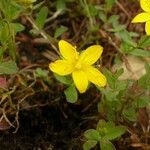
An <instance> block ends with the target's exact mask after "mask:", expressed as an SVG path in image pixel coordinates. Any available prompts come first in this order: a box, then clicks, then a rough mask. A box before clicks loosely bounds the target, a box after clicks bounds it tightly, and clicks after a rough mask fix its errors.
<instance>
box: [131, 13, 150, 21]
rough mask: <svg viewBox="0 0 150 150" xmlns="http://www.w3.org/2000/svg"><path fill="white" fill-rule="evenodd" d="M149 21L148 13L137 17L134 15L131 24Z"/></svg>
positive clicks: (149, 15)
mask: <svg viewBox="0 0 150 150" xmlns="http://www.w3.org/2000/svg"><path fill="white" fill-rule="evenodd" d="M149 20H150V13H147V12H143V13H140V14H138V15H136V16H135V17H134V18H133V20H132V23H137V22H146V21H149Z"/></svg>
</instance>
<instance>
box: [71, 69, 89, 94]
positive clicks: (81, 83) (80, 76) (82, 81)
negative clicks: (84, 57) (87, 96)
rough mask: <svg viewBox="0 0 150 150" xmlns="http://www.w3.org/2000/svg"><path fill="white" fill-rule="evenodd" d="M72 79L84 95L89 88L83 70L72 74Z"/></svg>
mask: <svg viewBox="0 0 150 150" xmlns="http://www.w3.org/2000/svg"><path fill="white" fill-rule="evenodd" d="M72 78H73V81H74V83H75V86H76V87H77V89H78V90H79V92H80V93H84V92H85V91H86V89H87V87H88V79H87V76H86V74H85V73H84V72H83V71H82V70H77V71H74V72H73V73H72Z"/></svg>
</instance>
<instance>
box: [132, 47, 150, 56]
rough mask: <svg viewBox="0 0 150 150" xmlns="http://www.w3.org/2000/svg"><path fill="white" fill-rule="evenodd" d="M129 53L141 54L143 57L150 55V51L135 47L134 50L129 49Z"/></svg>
mask: <svg viewBox="0 0 150 150" xmlns="http://www.w3.org/2000/svg"><path fill="white" fill-rule="evenodd" d="M129 54H131V55H134V56H141V57H149V56H150V51H145V50H143V49H138V48H136V49H133V50H132V51H129Z"/></svg>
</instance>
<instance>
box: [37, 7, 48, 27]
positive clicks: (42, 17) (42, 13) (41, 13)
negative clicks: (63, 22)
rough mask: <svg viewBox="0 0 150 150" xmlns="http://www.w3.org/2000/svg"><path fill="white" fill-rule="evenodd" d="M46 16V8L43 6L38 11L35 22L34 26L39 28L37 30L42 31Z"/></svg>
mask: <svg viewBox="0 0 150 150" xmlns="http://www.w3.org/2000/svg"><path fill="white" fill-rule="evenodd" d="M47 16H48V8H47V7H46V6H44V7H42V8H41V9H40V11H39V13H38V14H37V16H36V20H35V22H36V25H37V26H38V27H39V29H43V27H44V24H45V22H46V18H47Z"/></svg>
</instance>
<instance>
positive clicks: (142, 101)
mask: <svg viewBox="0 0 150 150" xmlns="http://www.w3.org/2000/svg"><path fill="white" fill-rule="evenodd" d="M149 103H150V100H149V98H148V97H146V96H141V97H139V98H138V99H137V107H138V108H142V107H146V106H147V105H148V104H149Z"/></svg>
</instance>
